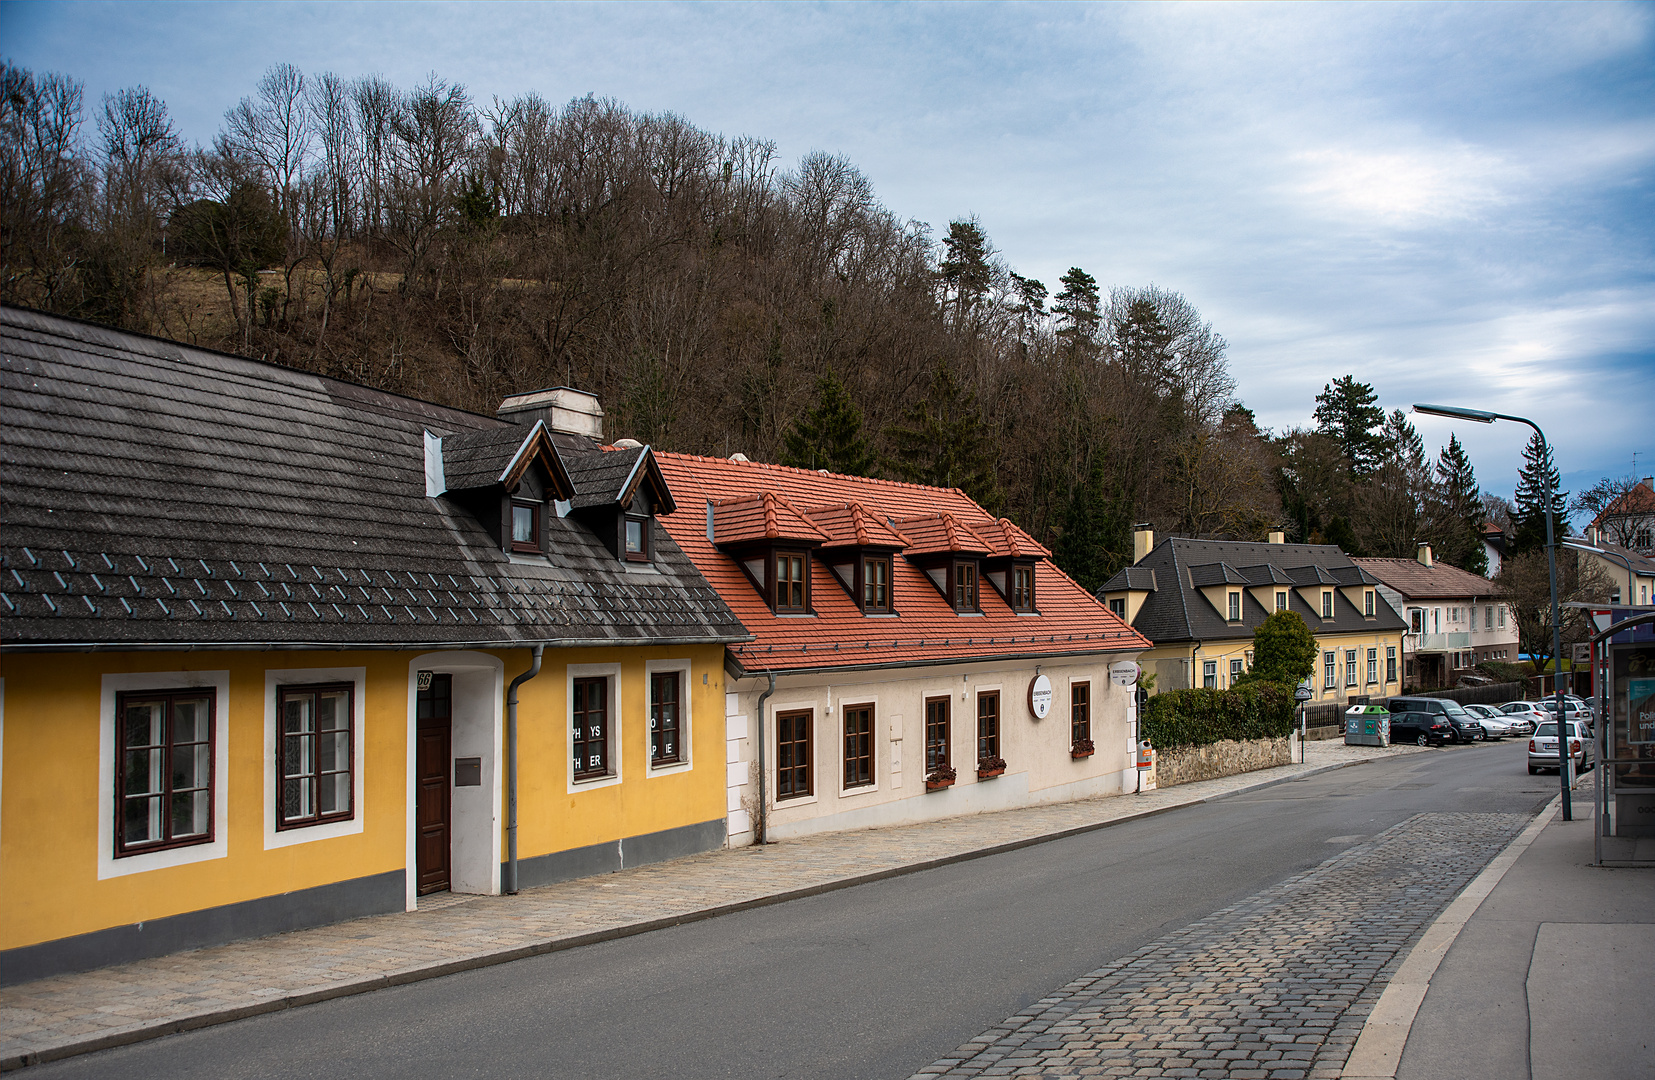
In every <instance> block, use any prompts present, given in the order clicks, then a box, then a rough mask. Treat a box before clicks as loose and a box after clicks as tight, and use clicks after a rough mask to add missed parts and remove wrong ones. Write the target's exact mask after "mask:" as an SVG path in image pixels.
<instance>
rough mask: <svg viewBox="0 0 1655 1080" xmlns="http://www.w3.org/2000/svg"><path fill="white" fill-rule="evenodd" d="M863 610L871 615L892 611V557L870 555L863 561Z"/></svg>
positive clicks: (886, 613) (885, 613)
mask: <svg viewBox="0 0 1655 1080" xmlns="http://www.w3.org/2000/svg"><path fill="white" fill-rule="evenodd" d="M862 610H863V611H864V612H866V613H867V614H870V615H888V614H890V611H891V557H890V556H889V555H868V556H865V557H863V559H862Z"/></svg>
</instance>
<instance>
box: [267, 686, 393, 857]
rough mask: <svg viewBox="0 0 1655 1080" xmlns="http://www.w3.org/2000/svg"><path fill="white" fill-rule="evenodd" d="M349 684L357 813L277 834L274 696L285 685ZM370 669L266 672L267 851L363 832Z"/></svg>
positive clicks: (278, 743) (277, 757) (278, 753)
mask: <svg viewBox="0 0 1655 1080" xmlns="http://www.w3.org/2000/svg"><path fill="white" fill-rule="evenodd" d="M346 682H348V683H350V684H351V686H352V687H353V690H352V693H351V754H352V755H353V756H352V758H351V789H352V790H351V799H352V802H351V806H352V808H353V809H354V813H352V814H351V816H350V818H349V819H348V820H346V821H330V822H327V823H325V824H321V825H305V826H302V827H299V828H289V829H280V830H278V829H277V825H278V824H279V822H278V821H277V820H276V782H277V781H276V770H277V768H278V766H279V764H280V757H281V736H280V734H279V733H278V731H277V727H278V725H280V723H281V717H280V716H278V715H277V714H276V694H277V692H278V691H279V690H280V689H281V688H282V687H284V686H305V685H308V684H311V683H346ZM367 697H368V669H367V668H365V667H348V668H267V669H265V672H264V850H266V851H270V850H273V849H275V848H284V847H292V846H293V845H295V844H308V843H310V842H312V841H314V840H333V839H336V838H338V837H341V836H354V835H356V834H358V833H360V832H361V831H362V822H363V819H364V818H366V817H367V803H366V802H364V801H363V800H364V795H363V792H364V790H365V785H364V784H363V779H362V778H363V776H364V775H365V774H366V772H367V750H366V747H367V740H366V737H365V734H364V729H365V728H366V726H367V725H366V724H365V723H364V717H365V716H366V715H367Z"/></svg>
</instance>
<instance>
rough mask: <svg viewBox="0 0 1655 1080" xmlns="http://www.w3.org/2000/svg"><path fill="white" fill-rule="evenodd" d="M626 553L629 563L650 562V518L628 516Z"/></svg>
mask: <svg viewBox="0 0 1655 1080" xmlns="http://www.w3.org/2000/svg"><path fill="white" fill-rule="evenodd" d="M625 528H626V537H625V551H626V561H627V562H648V561H649V518H647V517H644V516H643V515H641V514H628V515H626V526H625Z"/></svg>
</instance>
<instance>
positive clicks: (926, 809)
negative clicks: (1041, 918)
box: [725, 653, 1136, 847]
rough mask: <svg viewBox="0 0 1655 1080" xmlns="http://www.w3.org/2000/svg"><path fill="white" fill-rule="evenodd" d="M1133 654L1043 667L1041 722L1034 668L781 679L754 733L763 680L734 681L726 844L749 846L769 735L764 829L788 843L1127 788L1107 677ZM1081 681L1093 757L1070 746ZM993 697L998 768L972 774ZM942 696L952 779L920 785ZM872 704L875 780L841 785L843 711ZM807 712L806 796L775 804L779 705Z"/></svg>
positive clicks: (1121, 714)
mask: <svg viewBox="0 0 1655 1080" xmlns="http://www.w3.org/2000/svg"><path fill="white" fill-rule="evenodd" d="M1130 658H1131V654H1118V653H1117V654H1106V655H1091V656H1086V657H1080V658H1074V659H1065V660H1064V661H1063V662H1062V663H1056V664H1047V663H1042V664H1040V665H1039V669H1038V670H1039V673H1040V674H1042V675H1045V676H1046V677H1047V678H1049V679H1050V680H1051V682H1052V690H1053V695H1052V696H1053V706H1052V709H1051V712H1050V713H1048V714H1047V716H1046V718H1045V719H1043V720H1036V719H1035V718H1034V717H1033V715H1032V714H1031V713H1030V711H1029V707H1028V686H1029V683H1030V681H1031V680H1033V678H1034V677H1035V674H1036V665H1034V664H1032V663H1023V662H1010V663H1001V664H961V665H951V666H948V667H937V668H912V669H897V670H892V671H878V672H856V673H848V674H845V675H839V676H827V675H784V676H779V677H778V678H777V684H776V692H775V693H774V694H773V695H772V696H771V697H770V699H769V700H768V701H766V702H765V704H764V722H763V724H762V728H761V726H760V724H759V723H758V720H757V713H756V710H757V705H758V699H759V697H760V696H761V695H762V693H763V692H764V689H765V687H766V686H767V681H766V680H761V679H756V678H752V677H749V678H747V679H744V680H741V681H740V682H739V683H734V684H732V685H733V686H734V687H735V691H734V692H732V693H730V694H728V695H726V709H725V712H726V717H725V733H726V759H727V760H726V784H727V806H728V809H729V818H728V825H729V832H730V839H729V843H730V845H731V846H732V847H736V846H743V845H745V844H749V843H751V842H752V839H753V836H752V832H751V829H752V827H753V823H752V821H751V820H750V818H751V813H750V812H751V810H752V809H753V808H754V807H755V806H756V799H757V791H756V785H755V784H754V779H755V777H754V775H753V773H754V771H755V770H754V769H753V763H754V761H755V759H756V757H757V749H756V742H755V740H756V738H757V736H758V735H759V732H760V731H761V730H762V732H763V737H764V738H765V740H766V745H765V757H766V763H767V771H768V773H769V775H768V776H767V777H766V788H767V794H768V800H767V801H768V802H769V814H768V821H767V831H768V834H769V836H770V838H771V839H786V838H788V837H794V836H803V835H807V834H810V833H816V832H825V831H832V830H839V829H854V828H870V827H876V826H881V825H894V824H902V823H907V822H914V821H924V820H932V819H936V818H942V817H952V816H956V815H960V814H973V813H985V812H990V811H995V810H1006V809H1012V808H1015V807H1019V806H1032V805H1037V804H1042V803H1053V802H1064V801H1068V800H1072V799H1080V798H1093V797H1097V796H1101V795H1114V794H1119V793H1121V792H1122V791H1123V790H1126V791H1129V790H1133V789H1134V788H1135V786H1136V776H1135V773H1134V772H1133V770H1132V768H1131V762H1130V758H1129V753H1128V746H1129V743H1130V738H1131V732H1130V728H1129V724H1130V703H1131V695H1132V691H1131V690H1130V689H1129V688H1126V687H1121V686H1115V685H1113V684H1112V683H1111V682H1110V681H1109V670H1108V669H1109V664H1111V663H1113V662H1115V661H1117V660H1122V659H1130ZM1075 681H1088V682H1090V684H1091V696H1092V741H1093V742H1094V744H1096V746H1097V752H1096V753H1095V754H1094V755H1093V756H1091V757H1089V758H1082V759H1079V760H1076V759H1073V758H1072V757H1071V756H1070V753H1069V745H1070V738H1069V735H1070V723H1069V712H1070V710H1069V702H1070V697H1069V691H1070V686H1071V685H1072V683H1073V682H1075ZM991 689H997V690H998V691H999V692H1000V756H1001V757H1003V758H1005V759H1006V772H1005V774H1004V775H1002V776H999V777H993V778H990V779H984V780H979V779H978V778H977V771H976V761H977V695H978V693H979V692H980V691H984V690H991ZM943 696H946V697H948V699H949V706H950V720H951V724H952V743H953V745H952V754H951V763H952V764H953V766H954V768H955V769H956V770H957V772H958V774H959V778H958V780H957V781H956V783H955V785H954V786H953V787H952V788H949V789H946V790H943V791H937V792H927V791H926V789H925V774H924V762H925V701H926V699H927V698H932V697H943ZM861 704H872V705H873V706H874V727H873V733H874V745H873V760H874V782H873V783H872V784H870V785H865V786H859V787H853V788H848V789H847V788H845V787H844V784H843V779H844V777H843V759H842V756H841V755H842V752H843V750H842V747H843V727H842V724H843V710H844V708H845V707H846V706H853V705H861ZM796 709H810V710H811V711H812V713H813V714H814V724H815V729H814V732H815V736H814V745H813V757H812V766H813V769H812V772H813V789H812V793H811V794H810V795H809V796H804V797H798V798H792V799H787V800H784V801H782V802H780V803H777V802H776V801H775V765H776V728H775V716H776V714H777V713H778V712H789V711H793V710H796Z"/></svg>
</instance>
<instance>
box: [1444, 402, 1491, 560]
mask: <svg viewBox="0 0 1655 1080" xmlns="http://www.w3.org/2000/svg"><path fill="white" fill-rule="evenodd" d="M1433 495H1434V498H1433V500H1432V503H1433V505H1432V518H1433V519H1434V520H1433V521H1432V523H1431V526H1432V527H1431V543H1432V544H1433V545H1434V546H1435V550H1436V552H1437V554H1438V557H1440V558H1441V559H1442V561H1444V562H1446V563H1448V565H1450V566H1457V567H1459V568H1460V569H1461V570H1469V571H1470V572H1471V573H1473V574H1485V573H1487V572H1488V551H1487V550H1486V549H1485V548H1484V547H1483V529H1482V526H1483V501H1482V495H1481V493H1480V492H1479V491H1478V489H1477V475H1476V473H1475V472H1473V471H1472V469H1471V461H1470V459H1469V458H1467V457H1466V456H1465V448H1464V447H1463V446H1461V445H1460V440H1459V436H1457V435H1455V434H1453V433H1452V432H1450V433H1449V435H1448V445H1447V446H1445V447H1443V449H1442V453H1441V454H1439V455H1438V456H1437V482H1436V485H1435V491H1434V492H1433Z"/></svg>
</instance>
